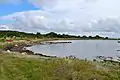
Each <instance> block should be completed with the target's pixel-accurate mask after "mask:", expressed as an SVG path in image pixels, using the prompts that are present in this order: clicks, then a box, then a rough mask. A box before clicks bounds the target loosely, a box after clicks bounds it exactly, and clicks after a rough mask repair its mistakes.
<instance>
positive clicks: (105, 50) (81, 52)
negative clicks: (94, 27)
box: [27, 40, 120, 59]
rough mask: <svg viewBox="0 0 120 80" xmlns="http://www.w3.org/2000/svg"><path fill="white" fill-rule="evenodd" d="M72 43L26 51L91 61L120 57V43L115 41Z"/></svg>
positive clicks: (37, 46)
mask: <svg viewBox="0 0 120 80" xmlns="http://www.w3.org/2000/svg"><path fill="white" fill-rule="evenodd" d="M71 42H72V43H65V44H50V45H34V46H32V47H28V48H27V49H29V50H31V51H33V52H37V53H38V52H39V53H43V54H46V55H50V56H58V57H65V56H69V55H74V56H76V57H77V58H82V59H84V58H87V59H93V58H95V57H96V56H106V57H108V56H110V57H114V58H116V56H117V55H120V52H118V51H117V50H120V43H117V41H116V40H72V41H71Z"/></svg>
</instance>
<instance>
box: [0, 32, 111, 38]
mask: <svg viewBox="0 0 120 80" xmlns="http://www.w3.org/2000/svg"><path fill="white" fill-rule="evenodd" d="M7 37H10V38H13V37H20V38H79V39H110V38H108V37H101V36H99V35H96V36H85V35H83V36H76V35H68V34H57V33H55V32H50V33H47V34H41V33H40V32H37V33H25V32H19V31H0V38H7Z"/></svg>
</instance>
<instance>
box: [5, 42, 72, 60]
mask: <svg viewBox="0 0 120 80" xmlns="http://www.w3.org/2000/svg"><path fill="white" fill-rule="evenodd" d="M61 43H72V42H60V41H58V42H57V41H55V42H54V41H42V42H38V41H37V42H29V43H21V44H17V43H16V44H12V45H6V46H4V48H3V50H4V51H7V52H19V53H20V54H27V55H38V56H41V57H54V58H55V57H56V56H48V55H43V54H42V53H34V52H33V51H30V50H27V49H26V48H25V47H30V46H32V45H36V44H41V45H45V44H61Z"/></svg>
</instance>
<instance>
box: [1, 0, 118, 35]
mask: <svg viewBox="0 0 120 80" xmlns="http://www.w3.org/2000/svg"><path fill="white" fill-rule="evenodd" d="M119 4H120V0H0V30H17V31H24V32H41V33H46V32H51V31H54V32H57V33H67V34H75V35H88V36H89V35H92V36H94V35H101V36H108V37H120V5H119Z"/></svg>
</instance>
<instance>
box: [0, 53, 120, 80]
mask: <svg viewBox="0 0 120 80" xmlns="http://www.w3.org/2000/svg"><path fill="white" fill-rule="evenodd" d="M0 80H120V69H119V65H118V64H112V63H98V62H90V61H84V60H78V59H59V58H48V59H41V58H27V57H15V56H14V55H12V54H5V53H4V54H3V53H1V54H0Z"/></svg>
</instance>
